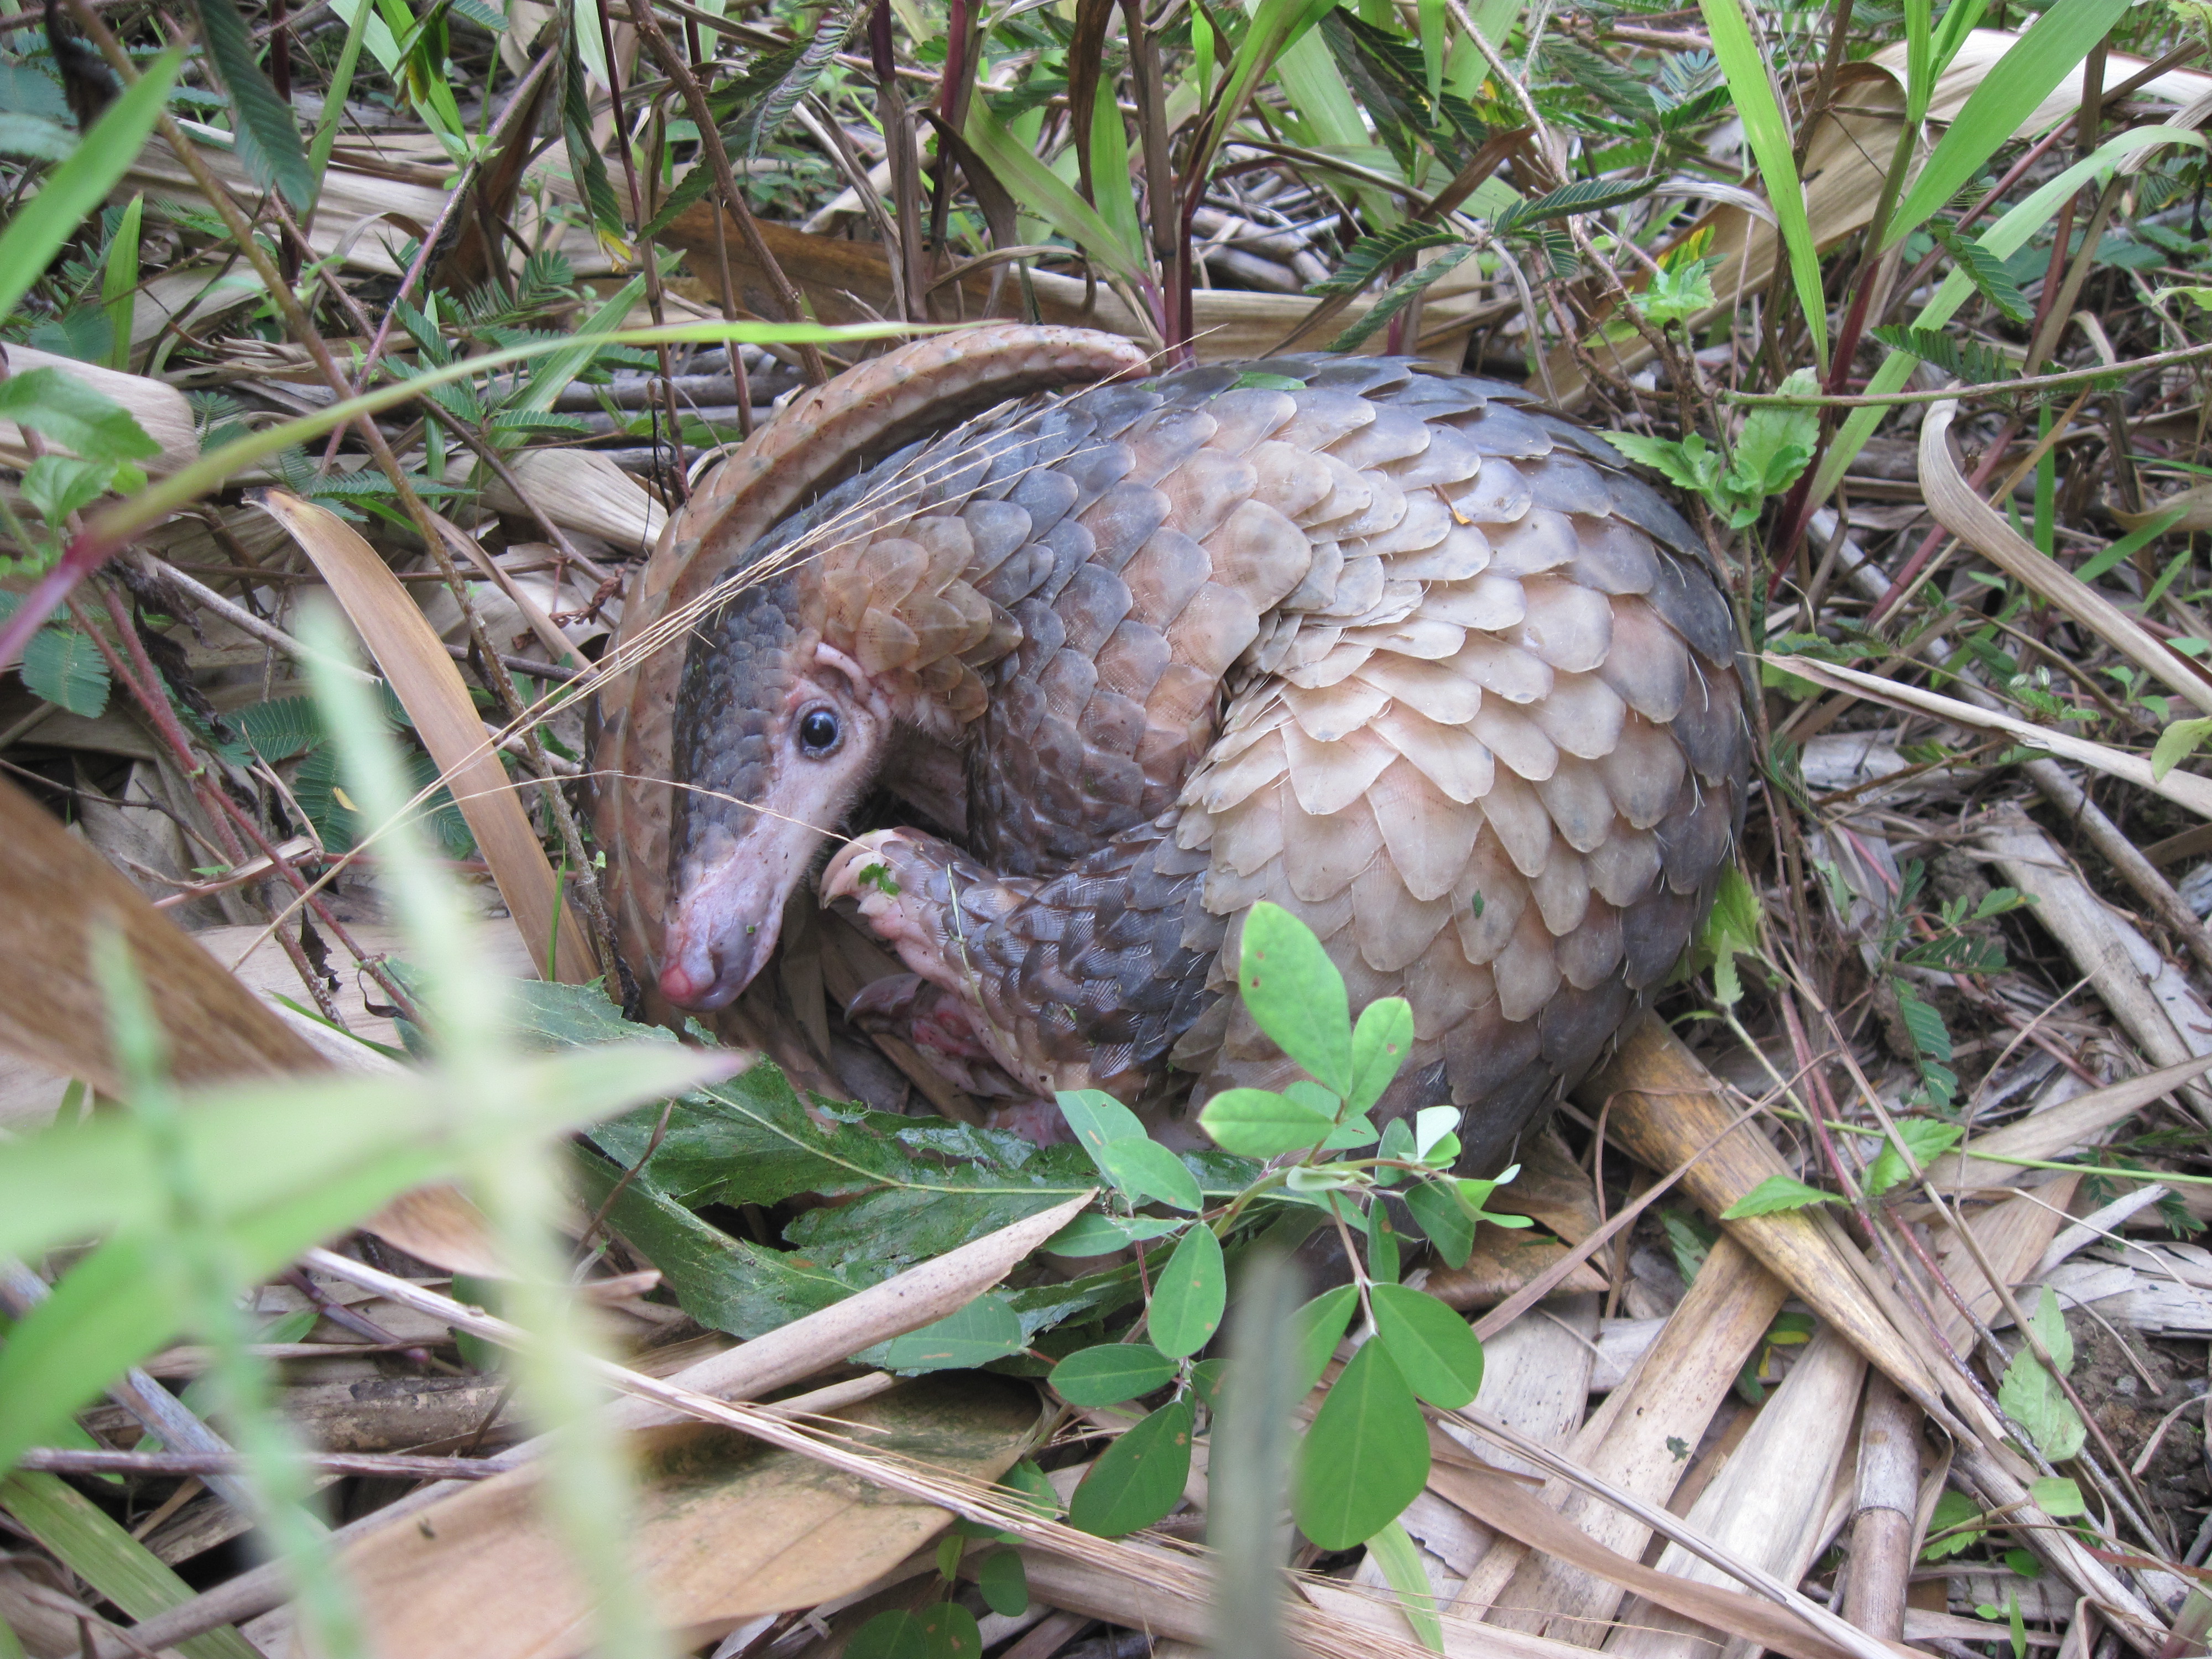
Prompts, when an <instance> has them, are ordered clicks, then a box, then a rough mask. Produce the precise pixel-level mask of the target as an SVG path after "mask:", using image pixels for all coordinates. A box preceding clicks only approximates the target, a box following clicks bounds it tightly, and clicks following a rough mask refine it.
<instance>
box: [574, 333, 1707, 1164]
mask: <svg viewBox="0 0 2212 1659" xmlns="http://www.w3.org/2000/svg"><path fill="white" fill-rule="evenodd" d="M1078 387H1079V388H1080V389H1071V388H1078ZM679 633H680V635H688V638H685V637H680V636H679ZM656 640H659V641H672V643H669V644H668V646H667V648H665V649H662V650H659V651H658V652H657V653H648V652H647V647H648V646H650V645H651V644H652V643H653V641H656ZM618 649H619V650H620V652H621V653H622V660H624V661H629V662H633V663H635V666H634V667H632V668H631V669H630V670H629V671H628V672H627V673H625V674H624V676H623V678H621V679H620V680H618V681H617V682H616V683H614V684H612V685H611V687H610V688H609V690H607V691H606V692H605V694H603V696H602V700H601V704H600V721H601V725H600V731H599V742H598V745H597V749H596V752H595V756H594V764H595V767H596V768H597V769H599V772H600V775H601V776H602V777H603V778H605V779H607V780H609V781H607V782H606V783H605V785H604V786H603V787H602V790H601V794H600V798H599V834H600V837H601V840H602V842H603V844H604V845H605V846H606V847H607V848H608V849H609V863H610V874H611V878H612V881H611V898H612V900H613V902H614V906H615V909H616V912H617V925H618V927H619V929H620V932H621V934H622V942H623V949H624V951H625V954H626V956H627V957H628V958H629V962H630V965H631V967H632V969H633V970H634V971H636V972H637V974H638V977H639V979H640V980H641V981H645V982H647V983H648V985H649V986H651V987H657V990H658V992H659V995H660V997H661V998H663V999H665V1001H666V1002H667V1003H671V1004H674V1005H677V1006H680V1007H683V1008H688V1009H699V1010H706V1009H714V1008H717V1007H720V1006H723V1005H725V1004H726V1003H727V1002H728V1001H730V1000H731V999H732V998H734V997H735V996H736V995H737V994H738V992H739V991H741V990H742V989H743V988H744V986H745V985H746V984H747V983H748V981H750V980H751V979H752V978H753V976H754V975H756V974H757V973H758V972H759V971H760V969H762V967H763V965H764V964H765V963H767V962H768V960H769V957H770V955H771V953H772V951H773V950H774V947H775V940H776V935H777V929H778V926H779V921H780V919H781V915H782V912H783V908H784V903H785V901H786V900H787V898H788V897H789V896H791V895H792V893H793V891H794V890H796V888H797V887H798V885H799V884H800V883H802V882H803V881H805V879H806V878H808V876H809V875H810V873H811V872H812V871H813V869H814V866H815V864H816V861H817V854H818V853H819V852H820V851H821V849H822V848H823V846H824V844H825V843H827V842H832V841H835V840H836V838H837V836H838V834H839V832H840V830H841V829H842V824H843V822H844V820H845V817H846V815H847V814H848V812H849V811H851V810H852V808H853V807H854V804H855V803H856V801H857V800H858V799H860V796H861V794H862V793H863V791H864V790H865V789H866V788H867V787H870V786H871V785H872V784H874V783H878V782H880V783H882V784H884V785H885V786H887V787H890V789H891V790H892V791H893V792H894V793H905V794H906V795H907V797H908V799H911V800H912V801H914V802H915V805H916V806H917V807H918V808H919V810H921V811H924V812H926V813H927V815H928V817H930V818H931V819H932V820H933V822H934V823H937V824H939V826H940V827H943V828H945V829H947V830H948V831H950V832H951V834H953V835H955V836H957V837H958V840H959V844H958V845H954V844H951V842H947V841H945V840H941V839H939V838H938V837H936V836H933V835H930V834H926V833H923V832H921V831H920V830H918V829H885V830H878V831H875V832H873V833H871V834H869V835H866V836H861V837H860V838H859V839H858V840H856V841H853V842H843V843H842V844H840V845H839V846H838V847H837V848H836V850H835V852H834V854H833V856H832V857H831V859H830V860H829V864H828V866H827V867H826V869H824V870H823V871H822V872H821V875H820V878H819V887H820V891H821V894H822V896H823V902H830V901H831V900H838V901H842V902H846V903H848V904H851V905H854V906H856V907H857V908H858V910H859V913H860V915H861V916H863V917H864V918H865V919H866V925H867V926H869V927H872V929H873V930H874V932H875V933H877V934H878V936H879V937H880V938H881V939H884V941H885V942H886V943H888V944H889V945H891V946H893V947H894V948H895V949H896V951H897V952H898V954H899V956H900V957H902V959H903V960H904V962H905V963H906V965H907V966H908V968H909V969H912V970H913V975H911V976H908V978H906V979H904V980H902V981H887V982H885V983H883V984H880V985H878V986H873V987H869V989H868V990H867V991H866V992H864V993H863V994H862V997H861V1000H860V1006H858V1007H857V1008H856V1011H855V1012H856V1014H859V1015H863V1016H865V1017H866V1018H872V1019H874V1020H876V1021H878V1022H883V1023H886V1024H900V1025H901V1026H902V1028H903V1029H904V1030H905V1032H906V1034H907V1035H908V1036H909V1037H910V1038H911V1039H912V1040H913V1041H914V1042H915V1043H916V1045H917V1047H919V1048H921V1049H922V1050H923V1051H924V1052H925V1053H932V1054H936V1055H938V1056H939V1057H940V1058H941V1060H942V1061H943V1063H944V1065H945V1068H946V1070H947V1072H948V1074H950V1075H954V1076H957V1077H958V1078H960V1079H962V1080H963V1081H965V1082H969V1083H971V1084H972V1083H974V1082H975V1078H976V1076H977V1074H978V1073H979V1072H981V1071H989V1072H993V1073H997V1072H1000V1071H1002V1072H1003V1073H1004V1074H1005V1075H1006V1077H1009V1078H1011V1079H1012V1090H1011V1092H1012V1093H1013V1094H1014V1095H1016V1096H1017V1097H1027V1102H1026V1103H1018V1104H1015V1105H1012V1106H1010V1107H1006V1108H1003V1109H1002V1114H1003V1118H1002V1121H1010V1122H1013V1123H1015V1124H1017V1125H1019V1126H1020V1127H1026V1128H1028V1129H1030V1131H1031V1132H1032V1133H1045V1132H1047V1131H1048V1130H1049V1128H1050V1127H1051V1121H1050V1115H1051V1114H1052V1112H1053V1109H1052V1108H1051V1107H1050V1106H1049V1104H1048V1102H1049V1099H1050V1097H1051V1095H1052V1093H1053V1092H1054V1091H1055V1090H1060V1089H1069V1088H1081V1087H1100V1088H1104V1089H1107V1090H1109V1091H1111V1092H1113V1093H1115V1094H1116V1095H1118V1096H1120V1097H1122V1098H1123V1099H1124V1100H1127V1101H1128V1102H1130V1103H1132V1104H1134V1105H1136V1106H1138V1107H1139V1109H1140V1110H1144V1111H1146V1112H1147V1115H1148V1116H1149V1118H1150V1120H1151V1121H1152V1123H1153V1124H1154V1127H1155V1133H1158V1135H1159V1136H1160V1137H1161V1138H1162V1139H1166V1140H1169V1141H1170V1142H1176V1141H1182V1142H1188V1141H1190V1140H1192V1139H1195V1136H1196V1131H1195V1129H1194V1127H1191V1120H1192V1118H1193V1117H1194V1110H1190V1109H1186V1108H1185V1106H1184V1103H1185V1102H1186V1101H1188V1100H1191V1099H1196V1100H1203V1099H1204V1098H1205V1097H1206V1095H1208V1094H1210V1093H1212V1091H1214V1090H1216V1089H1218V1088H1220V1087H1225V1086H1229V1085H1232V1084H1253V1085H1261V1086H1279V1085H1280V1084H1281V1083H1282V1082H1284V1081H1286V1080H1287V1079H1288V1078H1289V1076H1291V1074H1292V1073H1291V1069H1290V1067H1289V1066H1288V1063H1287V1062H1286V1061H1285V1060H1284V1059H1283V1058H1282V1056H1281V1055H1280V1054H1279V1053H1278V1052H1277V1051H1275V1050H1274V1048H1273V1045H1272V1044H1270V1043H1268V1042H1267V1040H1266V1039H1265V1038H1264V1037H1262V1036H1261V1035H1260V1034H1259V1032H1258V1030H1256V1029H1255V1027H1254V1026H1253V1025H1252V1024H1251V1023H1250V1021H1249V1017H1247V1016H1246V1015H1244V1014H1243V1012H1242V1011H1241V1008H1240V1007H1239V1006H1238V1005H1237V1001H1236V999H1235V998H1234V997H1225V996H1224V995H1223V994H1222V992H1223V989H1224V987H1225V985H1227V984H1228V983H1229V981H1230V980H1231V975H1232V969H1231V967H1225V965H1224V961H1223V952H1224V948H1225V945H1230V944H1231V943H1233V941H1234V939H1235V936H1236V929H1237V918H1238V917H1239V915H1241V914H1242V913H1243V911H1244V910H1246V909H1247V908H1249V906H1250V905H1251V904H1252V903H1253V902H1255V901H1257V900H1260V899H1270V900H1273V901H1274V902H1278V903H1279V904H1282V905H1284V906H1285V907H1287V908H1290V909H1291V911H1293V912H1294V913H1295V914H1297V915H1299V916H1300V917H1302V918H1303V919H1304V921H1306V922H1307V923H1308V924H1309V925H1310V927H1312V928H1313V929H1314V931H1315V932H1316V933H1317V934H1318V935H1319V936H1320V937H1321V939H1322V941H1323V942H1324V944H1325V945H1327V946H1328V951H1329V953H1330V955H1331V956H1332V957H1334V960H1335V961H1336V963H1338V965H1339V966H1340V968H1341V969H1343V971H1344V974H1345V976H1346V981H1347V984H1348V987H1349V989H1350V991H1351V994H1352V1006H1354V1007H1355V1008H1357V1007H1358V1006H1361V1005H1363V1004H1364V1003H1365V1002H1366V1001H1368V1000H1371V999H1373V998H1376V997H1380V996H1386V995H1390V994H1403V995H1404V996H1406V997H1407V999H1408V1000H1410V1001H1411V1003H1412V1006H1413V1018H1414V1024H1415V1030H1416V1033H1417V1038H1418V1042H1417V1047H1416V1050H1415V1053H1414V1054H1413V1063H1412V1064H1411V1065H1410V1066H1408V1067H1407V1070H1406V1072H1405V1073H1403V1074H1401V1079H1400V1081H1399V1083H1398V1085H1395V1089H1394V1091H1393V1094H1392V1096H1391V1097H1388V1098H1386V1100H1385V1102H1384V1103H1383V1110H1384V1111H1385V1112H1386V1113H1389V1112H1392V1111H1393V1110H1394V1109H1395V1110H1405V1109H1410V1108H1411V1107H1413V1106H1417V1105H1425V1104H1429V1103H1435V1102H1437V1101H1439V1100H1443V1099H1449V1100H1451V1101H1453V1102H1455V1103H1458V1104H1459V1105H1461V1106H1462V1107H1463V1108H1465V1109H1467V1117H1466V1122H1465V1125H1464V1127H1463V1128H1462V1140H1463V1144H1464V1145H1465V1146H1466V1147H1467V1149H1468V1162H1469V1164H1482V1163H1486V1162H1495V1161H1497V1160H1498V1159H1499V1158H1502V1156H1503V1155H1504V1153H1506V1152H1508V1151H1509V1150H1510V1146H1511V1144H1512V1142H1513V1139H1514V1138H1515V1137H1516V1135H1517V1134H1518V1133H1519V1132H1520V1131H1521V1130H1522V1128H1523V1127H1525V1126H1526V1125H1527V1124H1528V1122H1529V1121H1531V1120H1532V1119H1533V1118H1534V1115H1536V1114H1537V1113H1538V1112H1539V1111H1540V1110H1541V1109H1542V1108H1543V1107H1544V1106H1545V1105H1546V1104H1547V1103H1548V1102H1549V1101H1550V1100H1551V1099H1552V1098H1553V1097H1554V1096H1555V1095H1556V1094H1557V1093H1558V1091H1559V1089H1560V1087H1561V1086H1562V1085H1563V1084H1568V1083H1571V1082H1573V1081H1575V1080H1576V1079H1578V1078H1580V1076H1581V1075H1582V1074H1583V1073H1584V1072H1586V1071H1588V1070H1589V1068H1590V1067H1591V1066H1592V1065H1594V1064H1595V1061H1596V1060H1597V1059H1598V1058H1599V1057H1600V1056H1601V1054H1603V1053H1604V1051H1605V1050H1606V1048H1607V1044H1608V1043H1609V1042H1610V1041H1611V1039H1612V1038H1613V1035H1614V1033H1615V1032H1616V1031H1618V1030H1619V1029H1620V1026H1621V1025H1622V1024H1623V1023H1624V1022H1625V1021H1626V1019H1627V1018H1629V1017H1630V1015H1631V1014H1632V1013H1633V1012H1635V1011H1636V1010H1637V1009H1638V1007H1639V1006H1641V1005H1642V1002H1643V1000H1644V999H1645V998H1647V997H1648V996H1649V995H1650V992H1651V991H1652V989H1653V987H1655V986H1656V984H1657V983H1658V982H1659V981H1661V979H1662V978H1663V977H1664V976H1665V975H1667V973H1668V970H1669V969H1671V968H1672V966H1673V965H1674V962H1675V960H1676V958H1677V957H1679V956H1680V952H1681V951H1682V949H1683V947H1684V945H1686V943H1687V941H1688V940H1689V939H1690V938H1691V936H1692V932H1693V930H1694V928H1695V927H1696V926H1697V924H1698V922H1699V919H1700V918H1701V916H1702V915H1703V914H1704V912H1705V908H1706V906H1707V905H1708V903H1709V902H1710V901H1711V896H1712V893H1713V890H1714V885H1715V883H1716V881H1717V878H1718V875H1719V872H1720V870H1721V868H1722V866H1723V863H1724V861H1725V860H1727V859H1728V858H1729V856H1730V854H1731V849H1732V848H1733V846H1734V843H1735V833H1736V829H1737V828H1738V826H1739V824H1740V823H1741V817H1742V812H1743V803H1744V794H1745V788H1746V775H1747V765H1748V760H1749V736H1748V732H1747V729H1746V726H1745V720H1744V713H1743V707H1742V692H1741V681H1740V679H1739V675H1738V671H1737V667H1736V636H1735V627H1734V623H1733V622H1732V619H1731V617H1730V613H1729V606H1728V605H1727V603H1726V602H1725V600H1724V599H1723V597H1722V593H1721V591H1720V589H1719V587H1718V586H1717V582H1716V579H1715V574H1714V572H1713V569H1712V568H1711V559H1710V556H1709V555H1708V554H1707V552H1706V550H1705V547H1704V545H1703V544H1702V543H1701V541H1700V540H1699V538H1698V537H1697V535H1696V534H1695V533H1694V532H1692V530H1691V529H1690V527H1689V526H1688V525H1687V524H1686V523H1685V522H1684V521H1683V520H1682V518H1681V517H1680V514H1679V513H1676V512H1675V511H1674V508H1673V507H1670V506H1669V505H1668V504H1667V502H1666V501H1663V500H1662V498H1661V497H1660V496H1659V495H1658V494H1657V493H1656V492H1655V491H1654V490H1653V489H1651V488H1650V486H1648V485H1646V484H1644V483H1642V482H1640V481H1639V480H1638V479H1637V478H1635V477H1632V476H1630V475H1629V474H1628V473H1627V472H1626V471H1624V470H1623V469H1622V468H1621V466H1620V464H1619V462H1618V460H1617V459H1616V458H1615V456H1614V454H1613V452H1612V451H1611V450H1610V449H1609V447H1607V445H1606V444H1604V443H1603V442H1602V441H1601V440H1599V439H1597V438H1595V437H1594V436H1592V435H1589V434H1587V433H1585V432H1584V431H1583V430H1582V429H1581V428H1577V427H1576V426H1575V425H1573V424H1572V423H1571V422H1568V421H1565V420H1564V419H1562V418H1560V417H1559V416H1554V415H1552V414H1549V413H1547V412H1545V411H1543V410H1540V409H1535V408H1532V407H1530V406H1529V404H1528V400H1527V398H1525V396H1524V395H1523V394H1522V393H1521V392H1518V391H1517V390H1516V389H1514V388H1511V387H1509V386H1502V385H1498V384H1495V383H1492V382H1489V381H1485V380H1474V379H1469V378H1468V377H1466V376H1463V375H1459V374H1449V373H1442V372H1439V371H1438V370H1437V369H1436V368H1433V367H1431V366H1430V365H1427V364H1424V363H1420V362H1408V361H1405V360H1401V359H1390V358H1367V357H1352V358H1345V357H1328V356H1313V357H1286V358H1282V359H1279V360H1270V361H1268V362H1259V363H1249V364H1238V365H1227V366H1217V367H1212V368H1198V369H1190V370H1183V371H1179V372H1176V373H1170V374H1157V375H1153V374H1148V373H1147V371H1146V367H1145V364H1144V360H1143V358H1142V356H1141V354H1140V353H1139V352H1138V350H1137V349H1135V348H1134V347H1133V346H1131V345H1130V344H1128V343H1127V342H1126V341H1121V340H1118V339H1115V338H1113V337H1108V336H1103V335H1097V334H1091V333H1086V332H1084V331H1077V330H1070V329H1046V328H1030V327H1015V326H1010V325H994V326H989V327H985V328H981V329H978V330H975V331H969V332H967V333H963V334H958V335H954V336H949V337H942V338H936V339H931V340H926V341H922V342H920V343H915V344H913V345H909V346H907V347H904V348H902V349H898V350H896V351H893V352H891V353H890V354H889V355H887V356H884V357H882V358H878V359H877V360H875V361H874V362H871V363H869V364H866V365H865V366H863V367H862V368H858V369H856V370H854V371H853V372H852V373H851V374H847V375H844V376H842V377H841V378H840V379H839V380H836V381H833V382H832V383H831V384H830V385H829V386H824V387H822V388H819V389H818V390H817V391H815V392H810V393H808V394H806V395H805V397H803V398H800V399H799V401H798V402H797V403H796V404H794V405H793V407H792V408H791V409H790V410H787V412H786V413H785V414H784V415H782V416H780V417H779V418H778V419H777V420H776V421H775V422H773V423H771V424H770V425H769V427H767V428H764V429H763V431H762V432H761V433H759V434H757V435H755V437H754V438H753V439H752V441H750V442H749V443H748V444H747V445H745V446H744V447H742V448H741V449H739V450H738V452H737V453H735V454H734V455H733V456H732V459H730V460H729V461H727V462H726V464H724V465H722V466H721V467H720V470H719V471H716V472H715V473H714V474H713V475H712V476H711V477H709V478H708V480H707V481H706V482H705V483H704V484H703V485H702V488H701V489H699V490H698V492H697V493H696V494H695V495H694V496H693V498H692V500H691V501H690V505H689V507H686V508H685V510H684V512H683V513H679V514H678V516H677V518H676V519H675V520H674V521H673V522H671V525H670V526H669V528H668V531H667V532H666V534H665V537H664V538H663V540H662V542H661V544H660V547H659V550H658V551H657V552H656V553H655V554H654V556H653V559H652V560H651V561H650V562H649V563H648V564H647V566H646V567H645V568H644V570H643V572H642V574H641V576H640V578H639V579H638V580H635V581H634V582H633V584H632V588H631V592H630V594H629V599H628V602H627V605H626V607H625V614H624V617H623V635H622V638H621V641H619V643H618ZM671 779H672V780H674V784H673V786H671V782H670V781H669V780H671ZM948 784H949V787H948ZM1231 962H1232V963H1233V958H1232V959H1231ZM1179 1073H1180V1075H1179ZM1191 1073H1195V1074H1196V1076H1195V1079H1193V1078H1192V1076H1191V1075H1190V1074H1191ZM1193 1081H1195V1084H1196V1089H1195V1092H1194V1091H1193V1090H1192V1087H1191V1085H1192V1083H1193Z"/></svg>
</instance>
